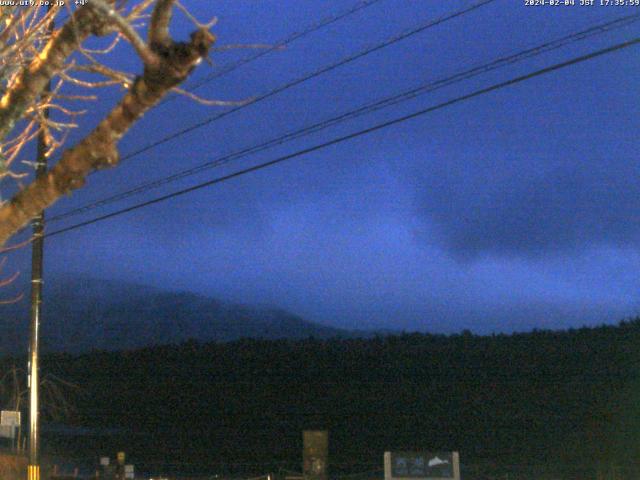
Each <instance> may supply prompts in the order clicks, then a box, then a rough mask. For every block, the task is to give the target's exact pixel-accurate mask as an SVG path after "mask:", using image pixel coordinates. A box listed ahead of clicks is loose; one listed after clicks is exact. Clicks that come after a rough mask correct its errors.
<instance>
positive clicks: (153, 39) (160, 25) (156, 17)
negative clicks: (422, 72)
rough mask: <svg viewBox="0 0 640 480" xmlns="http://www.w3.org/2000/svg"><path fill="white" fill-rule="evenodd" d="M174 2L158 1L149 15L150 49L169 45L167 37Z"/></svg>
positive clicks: (172, 0) (170, 0)
mask: <svg viewBox="0 0 640 480" xmlns="http://www.w3.org/2000/svg"><path fill="white" fill-rule="evenodd" d="M174 3H175V0H158V3H156V6H155V8H154V9H153V13H152V14H151V25H150V26H149V45H151V48H159V47H162V46H167V45H168V44H170V43H171V37H170V36H169V22H171V14H172V7H173V4H174Z"/></svg>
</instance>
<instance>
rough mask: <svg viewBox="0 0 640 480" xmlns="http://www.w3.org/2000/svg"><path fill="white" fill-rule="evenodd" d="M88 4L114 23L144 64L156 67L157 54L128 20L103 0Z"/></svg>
mask: <svg viewBox="0 0 640 480" xmlns="http://www.w3.org/2000/svg"><path fill="white" fill-rule="evenodd" d="M89 5H91V8H93V9H95V10H96V11H98V12H99V13H101V14H102V15H104V16H105V17H106V18H107V19H108V20H109V21H111V22H113V23H114V24H115V25H116V27H117V28H118V30H120V33H121V34H122V35H123V36H124V37H125V38H126V39H127V40H129V42H130V43H131V45H133V48H135V50H136V52H137V53H138V55H139V56H140V58H141V59H142V61H143V62H144V63H145V65H149V66H151V67H157V66H158V65H159V64H160V59H159V58H158V55H156V53H155V52H153V51H152V50H151V49H150V48H149V47H148V46H147V44H146V43H145V42H144V40H142V38H141V37H140V35H138V32H136V31H135V30H134V29H133V28H132V27H131V25H130V24H129V22H128V21H127V20H125V19H124V18H122V17H121V16H120V15H119V14H118V13H117V12H116V11H115V10H114V9H113V8H112V7H111V6H110V5H107V4H106V3H105V2H104V1H103V0H91V2H90V3H89Z"/></svg>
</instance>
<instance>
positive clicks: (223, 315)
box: [0, 277, 355, 354]
mask: <svg viewBox="0 0 640 480" xmlns="http://www.w3.org/2000/svg"><path fill="white" fill-rule="evenodd" d="M26 297H27V298H28V295H27V296H26ZM0 319H1V320H0V349H1V351H2V352H5V353H10V354H15V353H22V352H25V351H26V347H27V344H28V331H29V303H28V299H24V300H23V301H22V302H20V303H19V304H16V305H3V306H0ZM41 332H42V334H41V345H42V349H43V351H55V352H61V351H65V352H74V353H75V352H84V351H88V350H93V349H99V350H129V349H135V348H141V347H146V346H151V345H163V344H173V343H181V342H184V341H187V340H189V339H197V340H199V341H220V342H226V341H232V340H237V339H239V338H243V337H248V338H262V339H277V338H290V339H301V338H308V337H315V338H332V337H342V338H344V337H348V336H354V335H355V334H354V333H353V332H349V331H347V330H341V329H338V328H332V327H326V326H323V325H319V324H316V323H313V322H309V321H306V320H304V319H302V318H301V317H299V316H297V315H294V314H292V313H290V312H287V311H286V310H283V309H280V308H274V307H257V306H248V305H241V304H236V303H229V302H224V301H221V300H218V299H215V298H210V297H206V296H203V295H197V294H194V293H188V292H179V291H165V290H161V289H157V288H153V287H148V286H143V285H138V284H132V283H122V282H115V281H109V280H96V279H91V278H84V277H81V278H73V279H71V278H67V279H64V280H63V281H56V282H53V281H52V282H51V283H48V284H46V286H45V292H44V302H43V316H42V324H41Z"/></svg>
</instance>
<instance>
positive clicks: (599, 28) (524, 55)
mask: <svg viewBox="0 0 640 480" xmlns="http://www.w3.org/2000/svg"><path fill="white" fill-rule="evenodd" d="M638 20H640V14H633V15H626V16H623V17H619V18H616V19H614V20H611V21H608V22H604V23H601V24H598V25H595V26H591V27H589V28H587V29H584V30H581V31H578V32H575V33H571V34H568V35H565V36H563V37H560V38H558V39H555V40H552V41H547V42H544V43H542V44H540V45H537V46H535V47H531V48H527V49H525V50H521V51H519V52H516V53H513V54H509V55H504V56H502V57H499V58H497V59H495V60H492V61H490V62H488V63H484V64H482V65H476V66H474V67H472V68H469V69H466V70H464V71H461V72H458V73H455V74H453V75H449V76H447V77H444V78H441V79H438V80H434V81H431V82H428V83H426V84H423V85H421V86H419V87H416V88H412V89H409V90H407V91H404V92H402V93H400V94H396V95H393V96H390V97H385V98H383V99H381V100H377V101H374V102H370V103H368V104H366V105H363V106H361V107H358V108H357V109H354V110H350V111H348V112H345V113H342V114H340V115H338V116H335V117H332V118H330V119H326V120H323V121H320V122H316V123H314V124H312V125H308V126H306V127H303V128H301V129H298V130H296V131H294V132H289V133H287V134H284V135H281V136H279V137H276V138H272V139H270V140H268V141H266V142H263V143H260V144H258V145H253V146H251V147H246V148H243V149H240V150H238V151H235V152H232V153H229V154H226V155H223V156H221V157H217V158H215V159H213V160H209V161H207V162H205V163H203V164H200V165H198V166H195V167H192V168H189V169H186V170H182V171H180V172H177V173H175V174H172V175H169V176H166V177H163V178H161V179H158V180H153V181H149V182H145V183H143V184H141V185H138V186H136V187H134V188H132V189H129V190H126V191H124V192H120V193H118V194H115V195H112V196H110V197H107V198H103V199H100V200H98V201H95V202H92V203H89V204H86V205H83V206H80V207H78V208H75V209H72V210H69V211H67V212H63V213H61V214H58V215H56V216H53V217H51V218H50V219H49V220H48V221H49V222H50V223H51V222H54V223H55V222H57V221H60V220H63V219H65V218H68V217H71V216H75V215H79V214H82V213H86V212H88V211H91V210H93V209H95V208H99V207H104V206H106V205H109V204H111V203H114V202H118V201H121V200H124V199H127V198H130V197H132V196H134V195H139V194H142V193H145V192H147V191H149V190H152V189H155V188H159V187H161V186H163V185H167V184H170V183H173V182H175V181H177V180H181V179H183V178H186V177H188V176H191V175H195V174H197V173H200V172H202V171H205V170H208V169H211V168H214V167H219V166H221V165H224V164H227V163H229V162H231V161H233V160H238V159H240V158H244V157H246V156H248V155H251V154H255V153H258V152H261V151H264V150H266V149H268V148H271V147H273V146H276V145H282V144H284V143H286V142H289V141H292V140H295V139H298V138H301V137H303V136H307V135H310V134H312V133H316V132H318V131H321V130H324V129H326V128H329V127H331V126H334V125H337V124H339V123H342V122H345V121H347V120H350V119H353V118H357V117H360V116H362V115H365V114H369V113H372V112H375V111H378V110H380V109H383V108H387V107H389V106H392V105H396V104H398V103H400V102H403V101H407V100H410V99H412V98H415V97H417V96H419V95H422V94H425V93H430V92H433V91H435V90H437V89H440V88H443V87H445V86H449V85H452V84H455V83H458V82H462V81H464V80H468V79H470V78H473V77H475V76H477V75H480V74H483V73H487V72H490V71H493V70H497V69H499V68H502V67H505V66H508V65H512V64H514V63H516V62H519V61H522V60H525V59H528V58H531V57H534V56H537V55H541V54H543V53H547V52H549V51H552V50H556V49H558V48H561V47H563V46H566V45H568V44H571V43H574V42H577V41H580V40H584V39H587V38H591V37H593V36H594V35H597V34H601V33H605V32H609V31H611V30H613V29H615V28H621V27H624V26H627V25H630V24H632V23H634V22H637V21H638Z"/></svg>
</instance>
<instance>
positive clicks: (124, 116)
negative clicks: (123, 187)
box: [0, 0, 215, 245]
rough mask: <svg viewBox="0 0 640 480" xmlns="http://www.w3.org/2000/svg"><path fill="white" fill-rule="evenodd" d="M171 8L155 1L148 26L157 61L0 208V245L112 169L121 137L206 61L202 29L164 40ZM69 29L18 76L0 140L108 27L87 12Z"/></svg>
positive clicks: (206, 37) (209, 39)
mask: <svg viewBox="0 0 640 480" xmlns="http://www.w3.org/2000/svg"><path fill="white" fill-rule="evenodd" d="M172 6H173V2H172V1H171V0H160V1H159V2H158V3H157V4H156V9H155V11H154V13H153V16H152V22H151V25H150V34H149V40H150V43H149V47H150V48H151V50H152V51H153V52H154V53H155V54H156V55H157V56H158V58H159V59H160V62H155V63H154V64H153V65H149V64H147V65H146V66H145V68H144V72H143V74H142V75H140V76H139V77H138V78H136V80H135V82H134V83H133V85H132V86H131V87H130V89H129V91H128V92H127V93H126V94H125V96H124V97H123V98H122V100H121V101H120V102H119V104H118V105H117V106H116V107H115V108H114V109H113V110H111V112H110V113H109V114H108V115H107V116H106V117H105V118H104V119H103V120H102V121H101V122H100V123H99V124H98V126H97V127H96V128H95V129H94V130H93V131H92V132H91V133H89V134H88V135H87V136H86V137H85V138H84V139H83V140H82V141H81V142H79V143H78V144H77V145H75V146H74V147H72V148H70V149H68V150H66V151H65V152H64V153H63V154H62V158H61V160H60V161H59V162H58V163H57V164H56V165H55V166H54V167H53V168H52V169H51V170H50V171H49V172H48V173H47V174H46V175H44V176H42V177H40V178H37V179H36V180H34V181H33V183H31V184H30V185H29V186H27V187H26V188H25V189H23V190H22V191H20V192H19V193H18V194H17V195H15V196H14V197H13V198H12V199H11V200H10V201H9V202H7V203H5V204H4V205H2V206H1V207H0V245H4V244H5V243H6V242H7V240H9V239H10V238H11V236H12V235H14V234H15V233H16V232H18V231H19V230H20V229H21V228H22V227H24V226H25V225H26V224H27V223H28V222H29V221H30V220H31V219H33V218H34V217H35V216H37V215H38V214H39V213H40V212H41V211H43V210H44V209H46V208H47V207H49V206H51V205H52V204H53V203H54V202H56V201H57V200H58V199H59V198H61V197H62V196H64V195H66V194H70V193H71V192H72V191H73V190H74V189H77V188H79V187H81V186H82V185H83V184H84V181H85V178H86V177H87V175H88V174H89V173H90V172H91V171H93V170H96V169H102V168H107V167H111V166H114V165H116V164H117V163H118V160H119V155H118V149H117V144H118V141H119V140H120V139H121V138H122V136H123V135H124V134H125V133H126V132H127V131H128V130H129V129H130V128H131V127H132V125H133V124H134V123H135V122H136V121H137V120H138V119H139V118H140V117H142V115H143V114H144V113H145V112H146V111H147V110H149V109H150V108H152V107H153V106H154V105H157V104H158V102H159V101H160V100H161V99H162V98H163V97H164V96H165V95H166V94H167V93H168V92H169V91H170V90H171V89H172V88H174V87H175V86H176V85H178V84H180V83H181V82H182V81H184V80H185V79H186V78H187V76H188V75H189V73H190V72H191V71H192V70H193V69H194V68H195V66H196V65H197V64H198V63H199V62H200V61H201V59H202V58H203V57H206V56H207V54H208V52H209V49H210V48H211V46H212V45H213V43H214V41H215V37H214V35H213V34H212V33H210V32H209V31H207V30H206V29H199V30H197V31H195V32H194V33H193V34H192V35H191V40H190V41H189V42H174V41H173V40H172V39H171V38H170V37H169V35H168V21H169V20H168V19H169V18H170V9H171V8H172ZM73 24H74V25H72V24H71V22H69V23H67V24H66V25H65V26H64V27H62V28H61V29H60V30H59V31H58V32H56V34H55V35H54V36H53V37H52V38H51V40H50V42H49V44H48V45H47V46H46V47H45V48H44V49H43V51H42V53H41V54H40V55H39V56H38V57H37V58H36V59H35V60H34V61H33V62H32V64H31V65H30V66H29V68H28V69H26V70H25V72H24V73H23V74H22V76H21V78H20V82H17V84H16V88H14V89H12V90H11V91H9V92H7V93H6V95H5V96H4V97H3V98H2V100H0V135H6V134H7V133H8V132H9V131H10V130H11V128H10V127H12V126H13V125H14V124H15V122H16V121H17V120H18V119H19V118H20V117H21V115H22V114H23V113H24V109H25V108H27V106H28V105H29V104H30V103H31V102H33V100H34V99H36V98H37V96H38V95H39V94H40V92H41V91H42V89H43V88H44V86H45V85H46V83H47V82H48V81H49V80H50V79H51V77H52V76H53V75H55V73H57V72H58V71H60V69H61V68H63V66H64V62H65V60H66V59H67V57H68V56H69V55H70V54H71V53H72V52H73V51H74V50H75V49H77V48H78V46H79V45H80V42H81V41H82V40H84V39H85V38H86V37H88V36H89V35H91V34H103V33H105V32H107V31H110V29H112V28H113V26H112V25H108V24H105V21H104V17H100V16H97V15H96V14H95V12H94V11H92V10H91V9H89V8H81V9H79V10H78V11H76V13H75V14H74V21H73Z"/></svg>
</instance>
